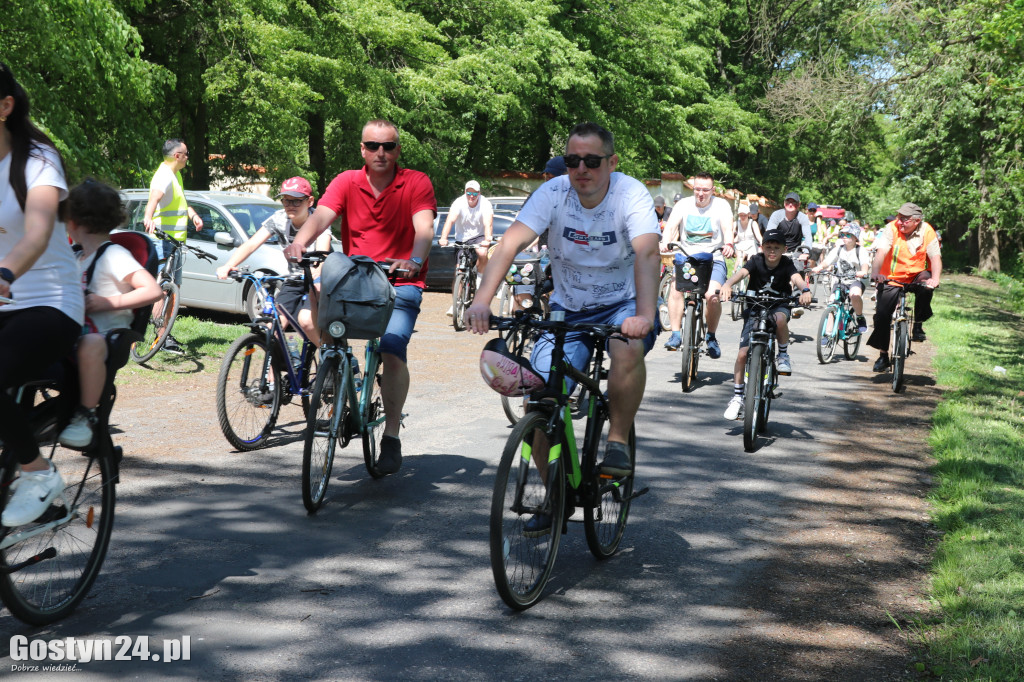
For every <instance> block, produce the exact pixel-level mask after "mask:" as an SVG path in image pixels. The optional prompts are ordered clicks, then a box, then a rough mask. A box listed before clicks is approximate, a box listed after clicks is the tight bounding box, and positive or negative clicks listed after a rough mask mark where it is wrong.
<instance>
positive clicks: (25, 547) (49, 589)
mask: <svg viewBox="0 0 1024 682" xmlns="http://www.w3.org/2000/svg"><path fill="white" fill-rule="evenodd" d="M8 461H9V462H11V470H10V471H7V470H5V471H3V472H0V479H2V486H0V509H2V508H3V507H4V506H5V505H6V504H7V500H8V499H9V496H10V494H11V492H10V483H11V481H12V480H13V479H14V469H15V468H17V467H16V466H14V465H13V458H11V459H9V460H8ZM53 462H54V464H55V466H56V467H57V470H58V471H59V472H60V474H61V476H62V477H63V479H64V483H65V487H64V493H63V494H62V495H61V496H59V497H58V498H57V499H56V500H54V502H53V503H51V505H50V508H49V509H48V510H47V511H46V512H44V514H43V515H42V516H41V517H40V518H38V519H36V520H35V521H33V522H32V523H30V524H26V525H25V526H19V527H17V528H13V529H11V528H0V538H7V537H8V536H9V535H10V534H11V533H14V532H18V531H20V530H29V529H32V528H34V527H37V526H39V525H48V524H52V527H51V528H49V530H47V531H45V532H43V533H40V534H38V535H35V536H32V537H29V538H26V539H24V540H22V541H21V542H18V543H16V544H13V545H11V546H10V547H7V548H6V549H3V550H0V565H2V566H5V567H6V566H13V565H16V564H18V563H21V562H23V561H26V560H28V559H29V558H31V557H34V556H36V555H39V554H42V553H43V552H46V551H47V550H48V549H50V548H53V549H54V550H55V551H56V555H55V556H54V557H53V558H50V559H44V560H43V561H40V562H38V563H35V564H33V565H30V566H28V567H25V568H22V569H21V570H19V571H17V572H15V573H3V574H0V601H2V602H3V603H4V604H5V605H6V606H7V608H8V609H10V611H11V613H12V614H13V615H14V616H15V617H16V618H18V619H19V620H22V621H24V622H26V623H29V624H30V625H37V626H38V625H47V624H49V623H54V622H56V621H58V620H60V619H62V618H65V617H66V616H68V615H69V614H70V613H71V612H72V611H74V610H75V608H76V607H77V606H78V604H79V603H81V601H82V600H83V599H84V598H85V597H86V595H87V594H88V593H89V590H90V589H91V588H92V585H93V583H94V582H95V580H96V577H97V576H98V575H99V572H100V568H101V567H102V566H103V560H104V558H105V557H106V554H107V548H108V547H109V546H110V536H111V533H112V531H113V527H114V507H115V504H116V493H115V490H114V484H115V482H116V481H115V477H116V473H115V471H114V465H113V464H112V462H111V461H110V459H109V458H107V457H88V456H83V454H82V453H81V452H77V451H73V450H69V449H65V448H62V447H60V446H56V447H55V448H54V451H53ZM65 518H66V519H67V521H66V522H62V523H53V522H55V521H57V520H59V519H65Z"/></svg>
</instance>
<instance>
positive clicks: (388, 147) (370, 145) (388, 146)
mask: <svg viewBox="0 0 1024 682" xmlns="http://www.w3.org/2000/svg"><path fill="white" fill-rule="evenodd" d="M363 146H364V147H366V148H367V149H369V150H370V151H371V152H375V151H377V150H378V149H380V148H381V147H384V151H386V152H393V151H395V147H397V146H398V143H397V142H372V141H365V140H364V141H363Z"/></svg>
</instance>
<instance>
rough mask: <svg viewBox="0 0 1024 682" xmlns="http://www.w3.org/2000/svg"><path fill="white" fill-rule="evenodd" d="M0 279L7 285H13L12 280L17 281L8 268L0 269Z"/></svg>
mask: <svg viewBox="0 0 1024 682" xmlns="http://www.w3.org/2000/svg"><path fill="white" fill-rule="evenodd" d="M0 279H2V280H4V281H5V282H7V283H8V284H14V280H15V279H17V278H16V277H15V276H14V273H13V272H11V269H10V268H0Z"/></svg>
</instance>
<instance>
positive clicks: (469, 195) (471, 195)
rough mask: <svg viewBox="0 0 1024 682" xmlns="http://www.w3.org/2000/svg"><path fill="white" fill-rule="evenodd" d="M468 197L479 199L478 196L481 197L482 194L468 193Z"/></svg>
mask: <svg viewBox="0 0 1024 682" xmlns="http://www.w3.org/2000/svg"><path fill="white" fill-rule="evenodd" d="M466 196H467V197H478V196H480V192H466Z"/></svg>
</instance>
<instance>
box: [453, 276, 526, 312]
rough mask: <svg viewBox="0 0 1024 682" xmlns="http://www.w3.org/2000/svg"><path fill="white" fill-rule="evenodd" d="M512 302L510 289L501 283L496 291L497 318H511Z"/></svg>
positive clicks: (512, 297) (507, 284) (505, 283)
mask: <svg viewBox="0 0 1024 682" xmlns="http://www.w3.org/2000/svg"><path fill="white" fill-rule="evenodd" d="M513 302H514V296H513V294H512V287H511V286H510V285H509V283H508V282H502V283H501V287H499V289H498V316H499V317H512V309H513ZM453 312H454V311H453Z"/></svg>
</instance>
